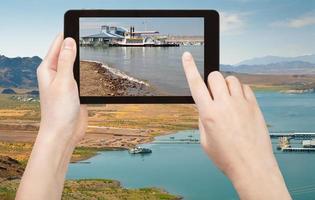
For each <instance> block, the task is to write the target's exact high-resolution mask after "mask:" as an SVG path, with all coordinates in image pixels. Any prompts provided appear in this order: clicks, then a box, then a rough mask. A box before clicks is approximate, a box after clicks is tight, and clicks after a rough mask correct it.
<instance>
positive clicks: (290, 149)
mask: <svg viewBox="0 0 315 200" xmlns="http://www.w3.org/2000/svg"><path fill="white" fill-rule="evenodd" d="M282 151H283V152H315V148H304V147H286V148H282Z"/></svg>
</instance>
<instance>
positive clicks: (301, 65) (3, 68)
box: [0, 54, 315, 88]
mask: <svg viewBox="0 0 315 200" xmlns="http://www.w3.org/2000/svg"><path fill="white" fill-rule="evenodd" d="M41 61H42V59H41V58H40V57H38V56H33V57H15V58H8V57H6V56H3V55H0V87H2V88H10V87H17V88H35V87H37V78H36V68H37V66H38V65H39V64H40V63H41ZM220 70H221V71H225V72H234V73H245V74H315V54H313V55H305V56H298V57H277V56H265V57H260V58H253V59H249V60H245V61H243V62H240V63H238V64H237V65H224V64H221V65H220Z"/></svg>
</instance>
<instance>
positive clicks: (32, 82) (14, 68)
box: [0, 55, 42, 88]
mask: <svg viewBox="0 0 315 200" xmlns="http://www.w3.org/2000/svg"><path fill="white" fill-rule="evenodd" d="M41 61H42V59H41V58H40V57H38V56H34V57H15V58H8V57H6V56H3V55H0V87H23V88H31V87H37V78H36V69H37V66H38V65H39V64H40V63H41Z"/></svg>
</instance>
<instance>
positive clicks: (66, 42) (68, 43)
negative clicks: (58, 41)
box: [63, 38, 74, 50]
mask: <svg viewBox="0 0 315 200" xmlns="http://www.w3.org/2000/svg"><path fill="white" fill-rule="evenodd" d="M73 47H74V42H73V40H72V39H71V38H66V39H65V40H64V41H63V48H64V49H69V50H73Z"/></svg>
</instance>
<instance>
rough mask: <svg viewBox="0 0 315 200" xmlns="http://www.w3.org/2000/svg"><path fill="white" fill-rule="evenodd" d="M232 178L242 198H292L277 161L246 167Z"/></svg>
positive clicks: (270, 199)
mask: <svg viewBox="0 0 315 200" xmlns="http://www.w3.org/2000/svg"><path fill="white" fill-rule="evenodd" d="M262 165H265V166H262ZM230 179H231V180H232V183H233V185H234V187H235V189H236V190H237V193H238V195H239V197H240V199H242V200H252V199H255V200H265V199H269V200H273V199H274V200H277V199H283V200H291V197H290V194H289V192H288V190H287V187H286V185H285V182H284V179H283V177H282V174H281V172H280V169H279V167H278V165H277V163H276V162H275V163H274V164H271V165H269V166H268V165H267V166H266V163H260V164H256V165H253V166H251V167H244V168H242V169H239V171H238V172H237V174H234V175H232V177H230Z"/></svg>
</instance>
